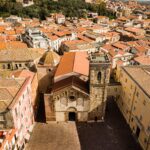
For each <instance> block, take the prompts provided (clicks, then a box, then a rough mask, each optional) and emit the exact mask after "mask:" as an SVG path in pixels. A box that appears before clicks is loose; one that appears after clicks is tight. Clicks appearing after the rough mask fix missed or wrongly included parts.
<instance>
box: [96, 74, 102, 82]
mask: <svg viewBox="0 0 150 150" xmlns="http://www.w3.org/2000/svg"><path fill="white" fill-rule="evenodd" d="M97 80H98V81H100V80H101V72H98V74H97Z"/></svg>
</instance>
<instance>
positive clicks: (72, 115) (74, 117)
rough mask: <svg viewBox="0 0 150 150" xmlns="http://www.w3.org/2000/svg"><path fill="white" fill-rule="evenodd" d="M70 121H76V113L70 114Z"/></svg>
mask: <svg viewBox="0 0 150 150" xmlns="http://www.w3.org/2000/svg"><path fill="white" fill-rule="evenodd" d="M68 119H69V121H76V113H75V112H69V113H68Z"/></svg>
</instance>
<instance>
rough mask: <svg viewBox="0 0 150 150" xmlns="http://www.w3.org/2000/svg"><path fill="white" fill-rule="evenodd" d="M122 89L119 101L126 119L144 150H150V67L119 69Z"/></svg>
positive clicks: (118, 75)
mask: <svg viewBox="0 0 150 150" xmlns="http://www.w3.org/2000/svg"><path fill="white" fill-rule="evenodd" d="M116 78H117V80H118V81H120V83H121V85H122V87H121V92H120V98H119V99H118V100H117V104H118V107H119V108H120V110H121V112H122V114H123V116H124V118H125V119H126V121H127V123H128V124H129V126H130V128H131V130H132V132H133V134H134V135H135V137H136V138H137V139H138V141H139V143H140V144H141V146H142V148H143V149H144V150H150V117H149V114H150V66H126V67H122V68H120V67H119V68H118V69H117V72H116Z"/></svg>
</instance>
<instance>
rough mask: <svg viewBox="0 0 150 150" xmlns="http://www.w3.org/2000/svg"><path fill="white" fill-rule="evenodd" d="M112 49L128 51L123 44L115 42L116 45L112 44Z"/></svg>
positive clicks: (127, 47)
mask: <svg viewBox="0 0 150 150" xmlns="http://www.w3.org/2000/svg"><path fill="white" fill-rule="evenodd" d="M112 45H113V46H114V47H116V48H119V49H122V50H128V49H129V48H130V47H129V46H127V45H125V44H122V43H121V42H117V43H114V44H112Z"/></svg>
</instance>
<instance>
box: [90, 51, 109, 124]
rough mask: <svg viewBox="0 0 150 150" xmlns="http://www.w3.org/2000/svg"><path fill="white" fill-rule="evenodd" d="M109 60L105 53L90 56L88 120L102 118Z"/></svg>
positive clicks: (105, 98)
mask: <svg viewBox="0 0 150 150" xmlns="http://www.w3.org/2000/svg"><path fill="white" fill-rule="evenodd" d="M110 64H111V63H110V60H109V57H108V56H107V55H106V54H105V53H95V54H91V56H90V111H89V120H95V121H98V120H104V116H105V107H106V100H107V86H108V83H109V78H110Z"/></svg>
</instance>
